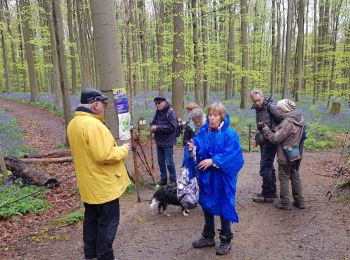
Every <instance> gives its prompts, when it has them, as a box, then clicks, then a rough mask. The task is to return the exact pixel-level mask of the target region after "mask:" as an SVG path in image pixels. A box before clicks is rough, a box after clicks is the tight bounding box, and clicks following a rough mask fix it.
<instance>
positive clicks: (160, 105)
mask: <svg viewBox="0 0 350 260" xmlns="http://www.w3.org/2000/svg"><path fill="white" fill-rule="evenodd" d="M154 103H155V105H156V109H157V110H156V114H155V116H154V117H153V120H152V123H151V129H150V131H151V133H154V139H155V141H156V145H157V157H158V165H159V169H160V181H159V182H158V184H159V185H167V180H168V177H167V168H168V171H169V179H170V184H169V185H170V186H175V185H176V172H175V164H174V159H173V146H174V144H176V127H177V124H178V122H177V117H176V113H175V111H174V110H173V109H172V108H171V106H170V104H169V103H168V102H167V100H166V98H165V97H162V96H157V97H155V98H154Z"/></svg>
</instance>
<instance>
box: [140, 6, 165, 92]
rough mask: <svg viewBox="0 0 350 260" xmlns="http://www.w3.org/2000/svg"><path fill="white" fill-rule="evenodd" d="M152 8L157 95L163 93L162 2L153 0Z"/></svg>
mask: <svg viewBox="0 0 350 260" xmlns="http://www.w3.org/2000/svg"><path fill="white" fill-rule="evenodd" d="M153 2H154V6H155V7H154V8H155V13H156V37H157V61H158V68H159V69H158V71H159V74H158V84H157V88H158V92H159V95H164V91H165V86H164V67H163V32H164V3H163V1H159V3H156V1H155V0H154V1H153ZM134 49H135V48H134Z"/></svg>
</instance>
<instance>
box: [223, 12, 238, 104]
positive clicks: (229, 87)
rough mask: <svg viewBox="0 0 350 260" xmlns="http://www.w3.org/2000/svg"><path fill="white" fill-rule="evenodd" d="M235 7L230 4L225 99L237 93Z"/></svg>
mask: <svg viewBox="0 0 350 260" xmlns="http://www.w3.org/2000/svg"><path fill="white" fill-rule="evenodd" d="M235 7H236V6H230V7H229V8H230V9H229V22H228V23H229V24H228V41H227V72H226V81H225V100H227V99H230V98H232V96H233V95H235V79H234V74H233V63H234V56H235V55H234V42H235V38H234V36H235V34H234V28H235V24H234V15H235Z"/></svg>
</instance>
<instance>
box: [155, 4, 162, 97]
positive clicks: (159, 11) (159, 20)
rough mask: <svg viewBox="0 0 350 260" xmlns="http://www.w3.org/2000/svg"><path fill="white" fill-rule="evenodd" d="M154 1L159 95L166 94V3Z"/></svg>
mask: <svg viewBox="0 0 350 260" xmlns="http://www.w3.org/2000/svg"><path fill="white" fill-rule="evenodd" d="M153 2H154V6H155V10H156V31H157V33H156V37H157V58H158V67H159V74H158V92H159V95H161V96H162V95H164V92H165V86H164V68H163V32H164V3H163V2H162V1H160V2H159V3H156V1H153Z"/></svg>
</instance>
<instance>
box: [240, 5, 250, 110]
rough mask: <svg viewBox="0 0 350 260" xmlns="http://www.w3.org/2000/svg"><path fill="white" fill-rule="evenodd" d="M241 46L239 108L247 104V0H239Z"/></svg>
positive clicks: (245, 106)
mask: <svg viewBox="0 0 350 260" xmlns="http://www.w3.org/2000/svg"><path fill="white" fill-rule="evenodd" d="M241 48H242V70H243V76H242V84H241V86H242V87H241V105H240V107H241V108H247V106H248V84H249V78H248V75H247V74H248V69H249V59H248V2H247V0H241Z"/></svg>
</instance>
